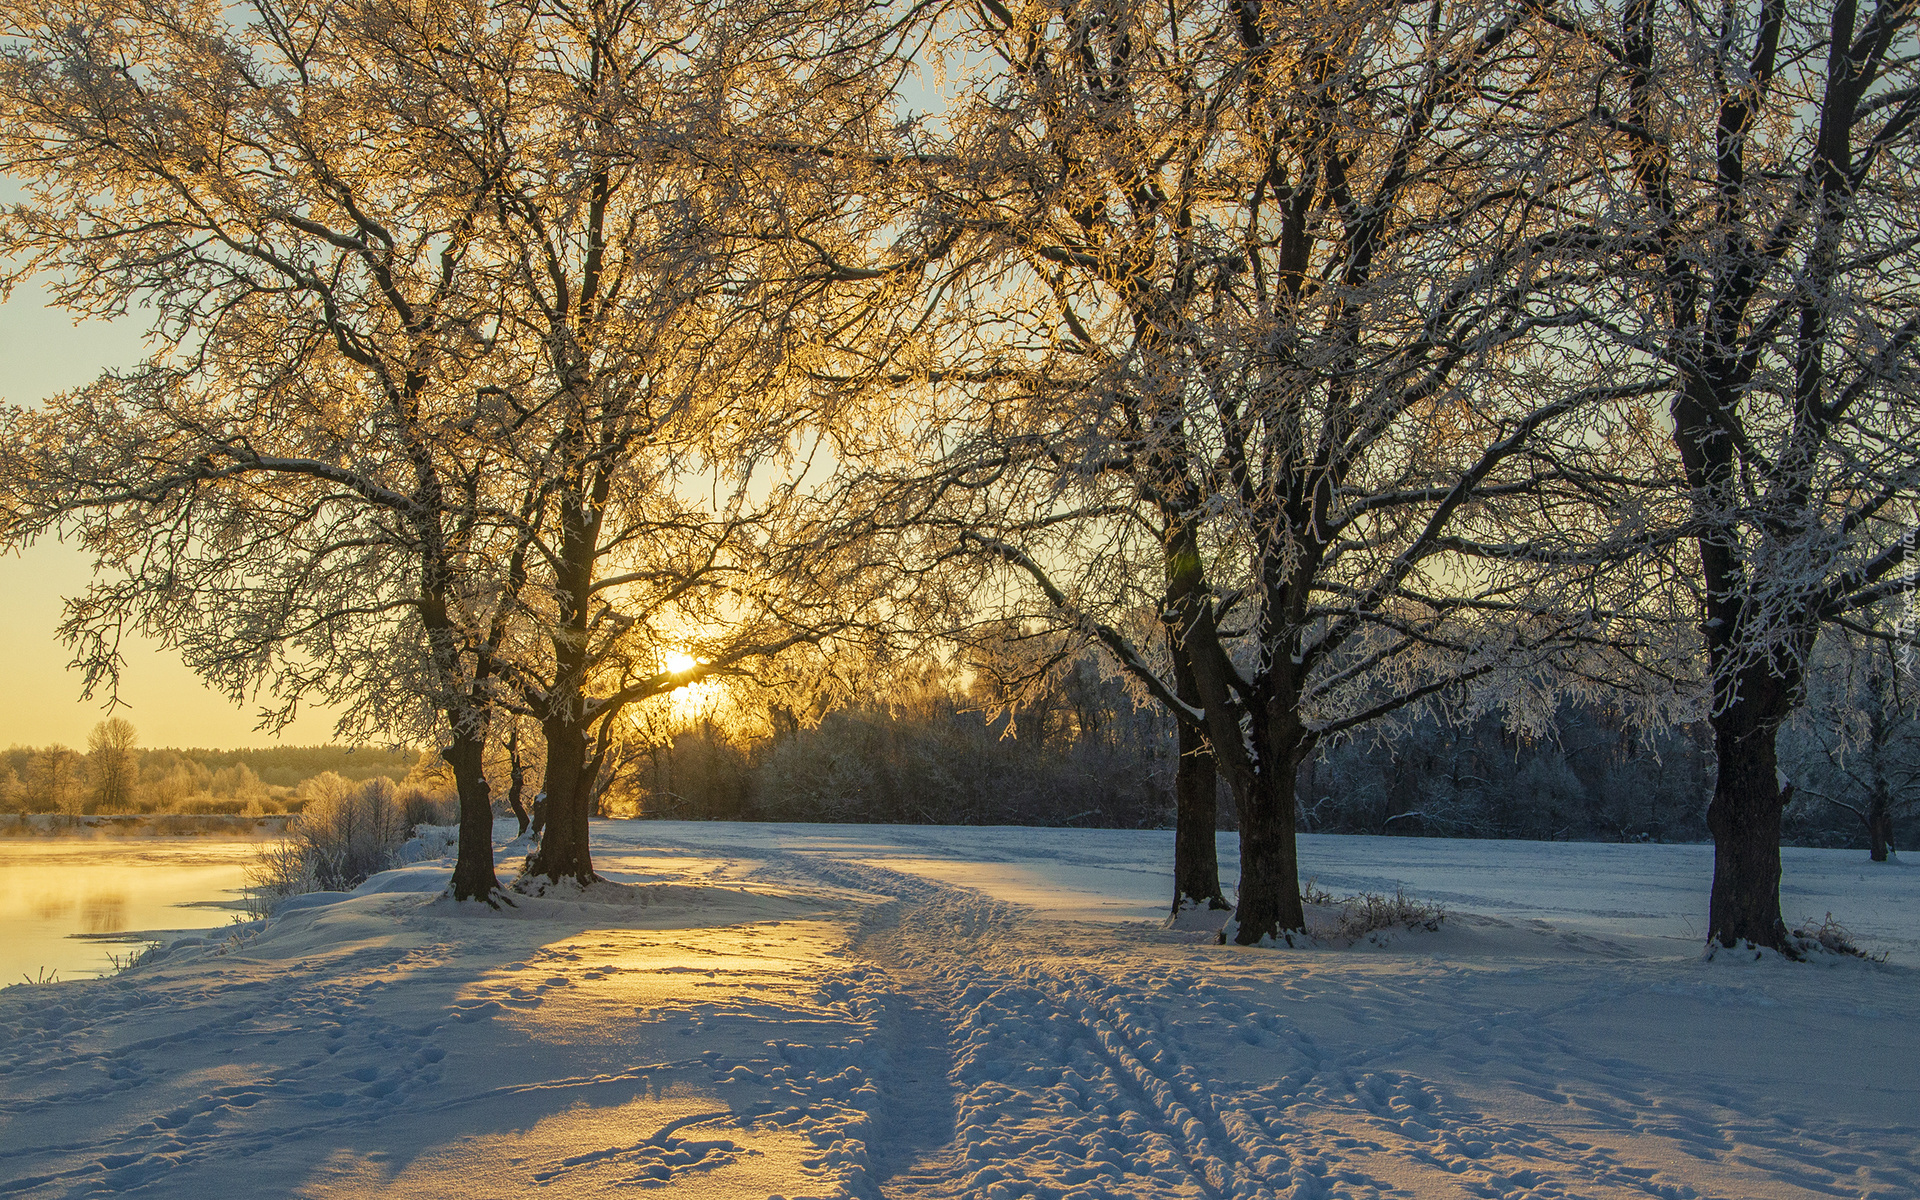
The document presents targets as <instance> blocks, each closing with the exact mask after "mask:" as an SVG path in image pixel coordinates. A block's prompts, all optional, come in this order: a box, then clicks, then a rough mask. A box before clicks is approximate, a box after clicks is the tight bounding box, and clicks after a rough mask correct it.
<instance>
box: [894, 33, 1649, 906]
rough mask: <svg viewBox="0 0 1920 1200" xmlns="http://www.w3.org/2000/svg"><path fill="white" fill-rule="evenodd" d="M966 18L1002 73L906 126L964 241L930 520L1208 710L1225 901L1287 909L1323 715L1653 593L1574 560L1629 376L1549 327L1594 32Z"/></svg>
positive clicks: (1536, 701)
mask: <svg viewBox="0 0 1920 1200" xmlns="http://www.w3.org/2000/svg"><path fill="white" fill-rule="evenodd" d="M976 37H977V45H976V46H975V47H971V48H969V50H968V51H966V55H968V56H973V57H982V58H984V57H985V56H988V55H991V56H993V61H994V62H996V63H997V66H998V70H997V73H991V77H990V78H984V79H982V81H980V82H979V83H978V85H977V86H975V87H973V88H972V89H971V90H970V91H968V92H967V93H966V94H965V95H964V96H963V97H962V98H961V100H960V101H959V102H958V103H956V104H955V105H952V106H949V108H948V110H947V111H946V112H945V113H944V114H943V118H942V119H943V121H944V122H945V124H946V125H947V127H949V128H950V130H951V134H950V136H949V137H948V138H947V140H946V142H945V143H944V144H941V145H939V146H938V147H934V146H931V145H929V146H928V147H927V148H926V150H925V152H924V153H923V154H921V155H920V156H919V157H918V158H916V159H915V160H914V162H915V165H916V167H917V173H916V176H915V177H916V179H917V180H918V181H919V183H920V186H921V188H922V189H923V194H924V195H925V196H926V211H927V214H928V215H927V216H926V218H925V231H924V233H923V234H922V235H921V239H920V240H921V242H922V243H923V244H937V243H939V242H940V240H941V239H942V238H946V239H950V240H951V242H952V249H951V252H950V253H949V254H948V255H947V258H946V260H945V261H946V262H947V263H949V264H960V265H959V266H955V267H952V268H951V270H950V273H949V275H948V276H947V277H944V278H943V281H942V282H943V286H944V288H945V289H946V290H945V292H944V295H945V296H946V297H947V298H948V299H949V300H950V311H951V312H953V313H955V314H957V315H956V317H955V318H954V320H953V322H952V324H950V325H949V326H947V327H946V331H945V332H943V331H942V330H940V329H939V328H937V327H934V332H932V333H930V334H929V335H928V337H927V339H926V342H925V354H924V363H923V364H922V365H921V366H920V367H919V371H920V374H919V378H920V379H922V380H924V381H925V382H926V383H927V384H928V385H929V388H928V391H929V393H930V394H932V395H933V396H934V397H935V398H936V399H935V403H934V404H933V405H932V406H931V408H932V412H933V414H934V415H932V416H930V417H929V421H930V422H932V423H938V424H940V427H941V428H942V430H943V439H944V440H943V441H942V442H941V443H940V445H939V446H938V447H937V448H938V451H939V453H938V455H937V462H938V465H937V466H936V467H935V468H934V469H933V470H932V471H930V472H929V473H927V475H926V476H925V478H924V482H925V483H926V484H927V487H926V489H925V490H924V491H923V493H922V494H925V495H932V496H934V497H936V499H934V500H930V501H927V502H926V507H925V509H924V510H923V512H922V513H921V514H920V518H919V519H921V520H922V521H923V522H924V524H925V526H926V527H927V528H928V529H929V530H930V531H931V533H932V535H933V536H934V537H935V538H936V539H938V538H942V537H944V538H945V539H946V546H947V549H946V551H945V552H946V553H948V554H949V555H952V556H964V555H971V556H973V557H974V559H975V560H976V561H985V562H993V563H997V564H999V565H1000V567H1001V568H1002V569H1004V570H1005V571H1008V572H1010V573H1011V574H1012V575H1014V576H1017V577H1022V578H1024V579H1025V580H1026V581H1027V583H1028V584H1029V585H1030V587H1031V589H1032V590H1031V591H1030V592H1028V593H1026V595H1025V596H1024V597H1015V598H1014V603H1015V604H1016V605H1021V604H1024V605H1026V607H1027V608H1028V609H1029V610H1033V609H1035V607H1036V604H1035V602H1036V601H1037V602H1038V603H1039V605H1040V606H1044V607H1045V608H1049V609H1051V610H1052V611H1053V613H1054V614H1056V616H1057V617H1059V618H1060V619H1062V620H1063V621H1064V623H1065V624H1066V625H1068V626H1069V627H1072V628H1076V629H1078V630H1080V631H1081V632H1082V633H1083V634H1084V635H1085V636H1086V637H1087V638H1089V639H1091V640H1094V641H1098V642H1100V643H1102V644H1103V645H1104V646H1105V647H1106V648H1107V649H1108V651H1109V652H1110V653H1111V654H1112V655H1113V656H1114V658H1115V660H1116V661H1117V662H1119V663H1120V664H1122V665H1123V667H1124V668H1125V669H1126V670H1128V671H1130V672H1132V673H1133V674H1134V675H1135V677H1136V678H1137V679H1138V680H1139V681H1140V683H1141V686H1142V687H1144V688H1145V689H1146V690H1148V691H1149V692H1151V693H1152V694H1153V695H1155V696H1156V697H1157V698H1158V699H1159V700H1160V701H1161V702H1162V703H1164V704H1166V705H1167V707H1168V708H1169V709H1171V710H1172V711H1173V712H1175V713H1177V714H1179V715H1180V717H1181V718H1182V719H1183V720H1185V721H1187V722H1190V723H1191V724H1192V725H1193V726H1195V727H1197V728H1200V729H1204V731H1205V736H1206V740H1207V742H1208V744H1209V746H1210V748H1211V752H1212V755H1213V758H1214V759H1215V761H1216V762H1217V763H1218V766H1219V770H1220V771H1221V773H1222V775H1223V776H1224V777H1225V778H1226V780H1227V781H1228V783H1229V785H1230V787H1231V790H1232V793H1233V796H1234V799H1235V803H1236V805H1237V806H1238V811H1239V827H1240V837H1241V855H1242V857H1241V861H1242V872H1243V874H1242V878H1241V881H1240V891H1239V909H1238V912H1237V914H1236V935H1235V936H1236V937H1237V938H1238V939H1239V940H1241V941H1243V942H1252V941H1257V940H1260V939H1263V938H1267V937H1273V936H1282V935H1285V934H1286V933H1288V932H1289V931H1292V930H1298V929H1300V928H1301V927H1302V925H1303V921H1304V913H1303V910H1302V907H1301V903H1300V897H1299V887H1298V870H1297V866H1296V859H1295V851H1294V822H1295V797H1294V789H1295V780H1296V774H1297V772H1298V770H1299V768H1300V767H1301V765H1302V764H1303V763H1304V762H1306V761H1307V760H1308V758H1309V757H1310V756H1311V755H1312V754H1313V752H1314V750H1315V748H1316V746H1317V745H1318V744H1319V743H1320V742H1321V740H1322V739H1325V738H1328V737H1331V736H1335V735H1338V734H1341V733H1344V732H1346V731H1349V730H1353V729H1356V728H1359V727H1361V726H1363V725H1367V724H1369V723H1371V722H1375V721H1380V720H1387V719H1392V718H1393V717H1394V715H1395V714H1404V713H1406V712H1410V711H1411V710H1413V709H1415V708H1418V707H1419V706H1421V705H1424V704H1433V703H1440V702H1448V701H1453V702H1463V703H1466V702H1476V703H1477V702H1480V701H1474V700H1469V699H1467V697H1468V696H1469V695H1470V693H1471V691H1472V689H1473V688H1474V687H1475V686H1476V685H1481V686H1482V688H1483V690H1482V692H1481V696H1482V698H1483V699H1484V698H1485V697H1486V696H1488V695H1489V694H1490V693H1489V691H1487V690H1486V689H1485V688H1484V685H1486V684H1487V683H1488V682H1489V681H1490V680H1492V679H1493V678H1495V677H1496V676H1500V677H1501V678H1502V684H1501V687H1500V689H1499V694H1498V700H1497V701H1494V702H1497V703H1502V704H1506V705H1508V706H1510V708H1511V710H1512V712H1513V714H1514V716H1515V719H1517V720H1520V721H1523V722H1524V721H1528V720H1532V719H1537V718H1538V717H1540V716H1541V714H1543V713H1544V712H1545V711H1547V710H1548V709H1550V707H1551V705H1550V704H1548V703H1547V701H1546V697H1547V696H1548V695H1549V694H1550V693H1551V692H1552V691H1553V690H1554V689H1555V688H1557V687H1559V686H1561V685H1562V684H1563V683H1566V682H1568V681H1572V682H1573V684H1574V685H1576V686H1583V685H1584V684H1585V683H1588V682H1594V681H1599V680H1601V679H1604V678H1606V677H1607V676H1608V674H1609V672H1611V671H1612V669H1613V668H1612V667H1611V666H1610V665H1608V663H1607V661H1606V653H1607V651H1608V650H1609V649H1610V648H1611V645H1612V643H1614V642H1615V641H1617V640H1618V639H1619V638H1620V637H1622V636H1625V635H1623V634H1622V632H1621V630H1620V628H1619V627H1617V625H1616V623H1615V620H1614V617H1615V614H1616V613H1617V612H1619V611H1620V610H1622V609H1625V608H1627V607H1630V606H1631V605H1633V604H1634V603H1637V600H1638V592H1637V588H1638V585H1639V578H1640V577H1639V575H1638V574H1637V573H1636V572H1633V571H1619V572H1615V573H1613V574H1611V575H1607V574H1605V573H1603V572H1601V571H1599V570H1597V569H1595V568H1597V567H1598V566H1599V565H1601V564H1602V563H1603V562H1606V561H1609V555H1610V554H1614V553H1615V552H1618V551H1623V550H1624V549H1625V547H1626V546H1627V544H1628V542H1629V540H1630V539H1629V538H1628V537H1627V536H1626V534H1627V533H1628V532H1630V530H1629V529H1627V527H1628V526H1630V525H1631V523H1632V522H1633V520H1634V511H1633V507H1632V504H1631V502H1629V503H1628V504H1626V505H1623V506H1622V507H1620V508H1617V509H1616V510H1614V511H1613V512H1611V513H1605V512H1602V511H1601V510H1600V509H1598V508H1596V506H1594V505H1592V504H1591V503H1590V502H1589V501H1588V499H1587V497H1588V496H1589V495H1590V487H1591V485H1592V483H1593V482H1594V481H1595V480H1597V479H1599V478H1601V477H1611V476H1622V475H1624V469H1623V467H1622V464H1623V463H1624V461H1625V460H1626V459H1627V458H1628V457H1630V456H1631V455H1633V454H1635V453H1638V452H1639V451H1640V450H1641V449H1643V445H1644V437H1645V427H1646V422H1645V421H1644V419H1643V418H1642V417H1641V415H1640V414H1638V413H1637V412H1636V411H1635V410H1634V407H1633V403H1632V402H1633V401H1635V400H1637V399H1638V398H1640V397H1641V396H1642V395H1643V394H1645V393H1646V392H1647V391H1648V390H1649V389H1650V386H1651V385H1648V384H1646V383H1644V382H1634V381H1628V382H1626V383H1624V384H1616V381H1615V380H1614V379H1613V378H1611V377H1610V376H1609V375H1608V374H1607V373H1606V372H1605V371H1595V370H1594V369H1592V368H1591V367H1590V366H1588V365H1586V364H1583V363H1581V362H1579V361H1577V360H1576V359H1575V358H1574V356H1573V354H1572V353H1571V351H1572V349H1573V341H1572V340H1571V339H1569V338H1566V337H1564V336H1561V331H1563V330H1565V329H1566V328H1567V327H1569V326H1572V325H1574V324H1577V323H1578V322H1579V321H1581V320H1584V319H1585V312H1586V309H1585V305H1584V303H1583V300H1582V296H1583V294H1584V292H1585V290H1586V289H1589V288H1591V287H1592V286H1593V279H1592V268H1591V266H1590V265H1588V264H1587V263H1586V262H1585V260H1584V259H1583V258H1582V255H1584V254H1586V253H1587V247H1586V244H1585V241H1584V240H1583V238H1582V234H1583V232H1585V233H1590V229H1588V228H1587V227H1585V226H1583V225H1582V224H1581V223H1580V221H1578V220H1576V215H1575V214H1576V210H1577V205H1576V204H1575V203H1574V201H1575V199H1576V198H1577V197H1578V196H1579V194H1580V190H1581V188H1582V187H1584V180H1583V178H1582V176H1581V171H1582V170H1583V169H1584V168H1583V167H1582V166H1581V165H1580V164H1579V163H1578V162H1577V160H1575V159H1574V158H1573V157H1572V156H1568V155H1565V154H1564V153H1562V150H1563V143H1562V142H1561V141H1560V139H1558V138H1557V137H1556V133H1557V131H1558V129H1559V127H1560V125H1561V123H1562V122H1563V121H1564V120H1565V118H1566V116H1567V114H1568V113H1570V112H1579V111H1582V106H1581V102H1580V99H1579V97H1578V95H1577V93H1576V92H1575V91H1569V90H1567V83H1566V81H1571V80H1575V79H1578V78H1580V77H1581V73H1580V70H1579V69H1578V68H1579V67H1580V66H1581V65H1582V64H1583V63H1584V62H1585V61H1587V58H1588V56H1589V55H1590V51H1589V50H1588V48H1587V47H1586V46H1585V44H1584V43H1583V41H1582V40H1581V39H1580V38H1579V37H1578V36H1577V35H1576V34H1574V33H1570V32H1568V31H1567V30H1565V29H1563V28H1562V27H1561V23H1560V22H1558V21H1556V20H1554V19H1552V16H1551V14H1550V13H1549V12H1548V11H1547V10H1546V9H1543V8H1542V7H1541V6H1539V5H1535V4H1528V3H1499V2H1488V0H1462V2H1456V3H1436V4H1431V5H1424V6H1421V7H1419V8H1418V9H1417V10H1415V9H1411V8H1407V7H1405V6H1403V5H1398V4H1393V3H1385V2H1382V3H1359V4H1342V5H1335V6H1293V5H1282V4H1229V3H1213V2H1206V0H1203V2H1197V3H1185V4H1179V5H1175V6H1172V7H1166V6H1160V7H1149V6H1144V5H1136V4H1129V3H1122V2H1117V0H1111V2H1090V3H1083V2H1080V0H1059V2H1057V3H1047V4H1033V5H1019V6H1003V5H1000V4H997V3H991V2H989V3H986V4H984V5H983V6H982V8H981V15H980V21H979V25H978V28H977V33H976ZM963 269H964V270H969V271H971V274H970V275H967V276H966V278H965V282H964V283H955V282H954V281H953V279H952V275H953V274H955V273H958V272H960V271H961V270H963ZM941 400H944V401H946V402H948V403H951V404H954V405H955V406H956V408H958V409H959V411H955V410H953V409H947V410H942V409H940V408H939V407H938V402H939V401H941ZM963 402H964V403H963ZM967 405H970V407H968V406H967ZM1161 629H1164V630H1165V631H1166V633H1167V634H1168V635H1170V636H1171V638H1172V644H1173V646H1174V647H1175V649H1176V651H1177V653H1175V654H1171V655H1156V654H1154V653H1152V651H1151V643H1152V641H1153V639H1154V637H1155V636H1156V633H1155V631H1156V630H1161ZM1183 658H1184V663H1185V665H1186V666H1187V667H1188V668H1190V679H1189V678H1186V677H1185V675H1186V674H1187V673H1186V672H1183V671H1181V670H1180V669H1179V668H1180V665H1181V662H1182V659H1183ZM1156 660H1157V661H1158V662H1159V663H1160V664H1162V666H1160V667H1158V668H1156ZM1169 668H1170V669H1169ZM1189 684H1190V686H1188V685H1189Z"/></svg>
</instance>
